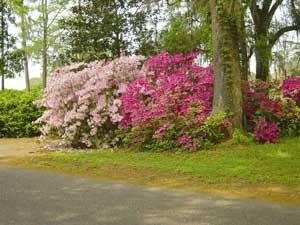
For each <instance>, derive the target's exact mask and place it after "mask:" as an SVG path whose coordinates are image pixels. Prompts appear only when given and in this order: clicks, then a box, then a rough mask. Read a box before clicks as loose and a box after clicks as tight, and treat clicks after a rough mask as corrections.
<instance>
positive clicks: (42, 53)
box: [30, 0, 69, 88]
mask: <svg viewBox="0 0 300 225" xmlns="http://www.w3.org/2000/svg"><path fill="white" fill-rule="evenodd" d="M34 3H35V5H34V6H35V7H34V8H35V9H34V10H33V12H32V13H35V14H36V15H37V16H35V18H34V21H33V25H32V26H33V30H34V32H33V33H32V35H31V41H32V46H31V47H30V49H31V52H32V54H33V55H34V56H35V58H37V59H39V60H41V64H42V81H43V88H45V87H46V85H47V76H48V70H49V69H51V66H52V65H53V64H52V63H53V60H51V59H52V58H55V57H54V56H53V55H55V54H57V52H59V49H61V48H62V45H63V43H61V42H60V38H59V37H60V36H61V31H60V29H59V27H58V25H57V22H58V20H59V19H61V18H62V17H63V16H65V10H66V9H67V4H68V3H69V0H34Z"/></svg>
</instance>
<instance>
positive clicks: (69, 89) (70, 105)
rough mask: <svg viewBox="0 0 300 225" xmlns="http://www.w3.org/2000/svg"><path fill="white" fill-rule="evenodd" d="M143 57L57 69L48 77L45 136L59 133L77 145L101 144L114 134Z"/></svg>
mask: <svg viewBox="0 0 300 225" xmlns="http://www.w3.org/2000/svg"><path fill="white" fill-rule="evenodd" d="M141 60H143V57H141V56H135V57H121V58H118V59H116V60H114V61H111V62H108V63H103V62H92V63H89V64H84V63H79V64H78V63H77V64H71V65H70V66H66V67H63V68H61V69H59V70H57V71H56V72H55V73H54V74H53V75H52V76H51V77H50V79H49V81H48V86H47V88H46V89H45V91H44V98H43V99H42V100H41V101H39V102H38V104H39V105H41V106H44V107H46V109H47V110H46V111H45V113H44V114H43V116H42V117H41V118H40V119H39V122H41V123H43V124H44V126H43V128H42V133H43V135H49V134H52V135H56V136H58V137H60V138H62V139H63V140H64V141H65V142H66V143H69V144H71V145H72V146H74V147H91V146H93V147H99V146H101V145H102V144H103V143H109V142H110V141H111V140H112V139H113V137H114V131H115V130H116V129H117V122H119V121H121V120H122V116H121V115H120V114H119V107H120V104H121V101H120V99H119V94H120V92H122V91H123V90H124V88H126V86H125V83H126V82H128V81H130V80H134V79H136V76H137V75H138V74H139V73H138V72H139V70H138V67H139V66H140V63H141Z"/></svg>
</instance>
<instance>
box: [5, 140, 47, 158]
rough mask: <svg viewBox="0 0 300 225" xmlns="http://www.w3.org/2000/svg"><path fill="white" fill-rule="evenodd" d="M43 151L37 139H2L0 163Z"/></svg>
mask: <svg viewBox="0 0 300 225" xmlns="http://www.w3.org/2000/svg"><path fill="white" fill-rule="evenodd" d="M40 151H41V145H40V144H39V141H38V139H37V138H2V139H0V163H2V162H4V161H9V160H15V159H16V158H18V157H24V156H29V155H32V154H35V153H37V152H40Z"/></svg>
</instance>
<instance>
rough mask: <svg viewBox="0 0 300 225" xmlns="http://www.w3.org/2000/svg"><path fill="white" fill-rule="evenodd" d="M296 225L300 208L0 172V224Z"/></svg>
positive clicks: (299, 223)
mask: <svg viewBox="0 0 300 225" xmlns="http://www.w3.org/2000/svg"><path fill="white" fill-rule="evenodd" d="M49 224H51V225H52V224H53V225H111V224H114V225H300V206H299V207H296V206H287V205H278V204H271V203H267V202H260V201H256V200H238V199H230V198H222V197H216V196H210V195H206V194H198V193H191V192H184V191H174V190H162V189H158V188H151V187H144V186H135V185H129V184H124V183H118V182H110V181H104V180H97V179H85V178H80V177H75V176H68V175H58V174H54V173H47V172H40V171H31V170H23V169H16V168H9V167H0V225H49Z"/></svg>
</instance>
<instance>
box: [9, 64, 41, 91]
mask: <svg viewBox="0 0 300 225" xmlns="http://www.w3.org/2000/svg"><path fill="white" fill-rule="evenodd" d="M40 73H41V66H40V65H39V64H35V65H33V64H32V63H29V74H30V78H33V77H40ZM5 88H7V89H17V90H23V89H25V76H24V73H23V72H22V73H21V75H20V76H18V77H16V78H14V79H5Z"/></svg>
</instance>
